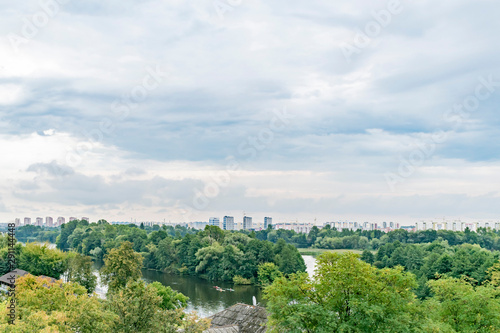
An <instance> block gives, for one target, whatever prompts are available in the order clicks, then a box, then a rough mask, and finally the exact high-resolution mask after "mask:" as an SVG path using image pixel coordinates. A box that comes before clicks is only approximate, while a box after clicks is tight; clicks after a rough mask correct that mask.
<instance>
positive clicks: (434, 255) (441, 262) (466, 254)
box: [361, 240, 500, 299]
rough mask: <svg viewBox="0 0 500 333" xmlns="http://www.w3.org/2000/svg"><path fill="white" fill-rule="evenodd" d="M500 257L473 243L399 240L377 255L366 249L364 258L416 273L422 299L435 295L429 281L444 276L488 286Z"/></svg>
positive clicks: (497, 253)
mask: <svg viewBox="0 0 500 333" xmlns="http://www.w3.org/2000/svg"><path fill="white" fill-rule="evenodd" d="M499 258H500V252H498V251H494V252H492V251H489V250H486V249H483V248H481V247H480V246H479V245H471V244H462V245H455V246H451V245H449V244H448V241H444V240H443V241H439V240H436V241H434V242H432V243H431V244H426V245H417V244H404V243H401V242H399V241H395V242H393V243H387V244H384V245H382V246H381V247H380V248H379V249H378V251H377V252H376V254H375V255H374V254H373V253H372V252H371V251H368V250H365V251H363V254H362V256H361V259H362V260H364V261H366V262H368V263H370V264H373V265H374V266H375V267H377V268H394V267H397V266H401V267H404V269H405V270H406V271H409V272H411V273H413V274H414V275H415V277H416V279H417V282H418V286H417V287H416V288H415V293H416V295H417V296H418V297H420V298H422V299H423V298H427V297H430V296H431V295H432V292H431V289H430V287H429V283H428V281H429V280H437V279H439V278H441V277H443V276H447V277H453V278H467V281H468V282H469V283H471V284H472V285H474V286H477V285H481V284H484V283H485V282H486V281H487V280H488V278H489V276H490V270H491V269H492V267H493V266H494V265H495V263H497V262H498V260H499Z"/></svg>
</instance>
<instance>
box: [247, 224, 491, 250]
mask: <svg viewBox="0 0 500 333" xmlns="http://www.w3.org/2000/svg"><path fill="white" fill-rule="evenodd" d="M255 237H256V238H257V239H260V240H268V241H270V242H273V243H276V242H277V241H278V240H279V239H283V240H285V241H286V242H287V243H289V244H293V245H294V246H296V247H298V248H307V247H313V248H318V249H357V250H365V249H369V250H377V249H378V248H379V247H380V246H382V245H384V244H387V243H392V242H395V241H399V242H400V243H408V244H424V243H432V242H434V241H435V240H445V241H447V242H448V244H449V245H460V244H477V245H480V246H481V247H482V248H485V249H488V250H500V231H495V230H492V229H490V228H489V229H486V228H478V231H477V232H473V231H471V230H469V229H468V228H467V229H465V231H451V230H425V231H416V232H408V231H407V230H404V229H397V230H394V231H390V232H387V233H385V232H383V231H381V230H359V229H358V230H348V229H343V230H337V229H335V228H331V227H330V225H326V226H325V227H324V228H322V229H320V228H318V227H316V226H315V227H313V228H312V229H311V231H310V232H309V233H308V234H304V233H296V232H295V231H293V230H284V229H279V230H273V229H271V228H268V229H267V230H261V231H257V232H256V233H255Z"/></svg>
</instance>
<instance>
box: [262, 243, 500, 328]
mask: <svg viewBox="0 0 500 333" xmlns="http://www.w3.org/2000/svg"><path fill="white" fill-rule="evenodd" d="M411 246H413V245H411ZM411 246H408V247H405V246H404V245H401V246H399V247H396V248H410V247H411ZM435 246H438V245H435ZM385 250H387V248H386V249H385ZM424 250H425V251H428V250H430V251H431V252H432V249H424ZM395 251H396V250H394V251H393V252H395ZM469 251H472V250H471V248H469V247H467V246H459V247H458V249H457V250H456V252H455V254H454V255H455V256H457V258H456V264H454V265H455V266H456V267H457V269H458V261H459V257H460V256H462V257H463V259H464V260H465V262H464V264H463V268H464V269H466V268H467V267H471V269H472V270H474V266H475V265H477V264H480V263H471V262H469V261H468V259H466V258H469V259H472V258H476V259H478V260H481V259H485V260H487V261H488V260H489V259H488V258H489V257H487V256H486V253H485V254H482V252H481V251H484V250H478V251H479V252H474V251H472V252H471V254H469V255H466V254H465V253H468V252H469ZM385 252H386V251H385ZM472 253H475V254H472ZM478 253H480V254H478ZM384 257H385V254H384ZM424 261H425V260H424ZM424 265H425V263H424ZM452 266H453V265H452ZM452 269H453V268H452ZM430 271H434V270H433V269H431V270H430ZM479 271H481V269H478V270H477V272H479ZM456 273H457V274H459V270H457V271H456ZM453 275H454V273H452V274H450V275H447V274H443V275H441V276H440V277H436V278H435V279H432V280H429V281H428V282H427V283H426V287H427V288H428V290H429V292H430V297H428V298H426V299H425V300H419V299H418V298H416V295H415V294H414V292H413V290H415V288H416V287H417V277H416V276H415V275H414V274H413V273H412V272H408V271H405V270H403V268H402V267H401V266H396V267H395V268H382V269H379V268H377V267H375V266H372V265H370V264H368V263H366V262H363V261H361V260H359V255H356V254H353V253H345V254H343V255H340V254H337V253H331V252H330V253H323V254H322V255H321V256H319V258H318V263H317V267H316V274H315V277H314V279H311V278H310V277H309V276H308V274H305V273H299V274H293V275H291V276H290V277H289V278H284V277H281V278H277V279H276V280H275V281H274V283H273V284H272V285H270V286H269V287H267V288H266V289H265V298H266V299H267V300H268V302H267V311H268V313H269V322H268V325H269V326H270V327H269V332H276V333H278V332H318V333H327V332H345V333H348V332H384V333H385V332H395V333H396V332H415V333H416V332H443V333H458V332H460V333H480V332H500V264H499V263H498V262H496V263H495V264H494V265H493V266H491V267H490V269H488V270H487V274H486V275H485V276H483V277H482V282H479V281H478V280H473V279H471V278H469V276H468V275H461V276H460V277H454V276H453ZM478 278H479V277H478Z"/></svg>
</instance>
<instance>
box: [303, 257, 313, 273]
mask: <svg viewBox="0 0 500 333" xmlns="http://www.w3.org/2000/svg"><path fill="white" fill-rule="evenodd" d="M302 259H304V263H305V264H306V271H307V273H308V274H309V276H310V277H313V276H314V271H315V269H316V258H314V257H313V256H302Z"/></svg>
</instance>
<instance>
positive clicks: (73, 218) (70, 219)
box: [68, 216, 79, 222]
mask: <svg viewBox="0 0 500 333" xmlns="http://www.w3.org/2000/svg"><path fill="white" fill-rule="evenodd" d="M71 221H79V220H78V217H74V216H71V217H70V218H69V221H68V222H71Z"/></svg>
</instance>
